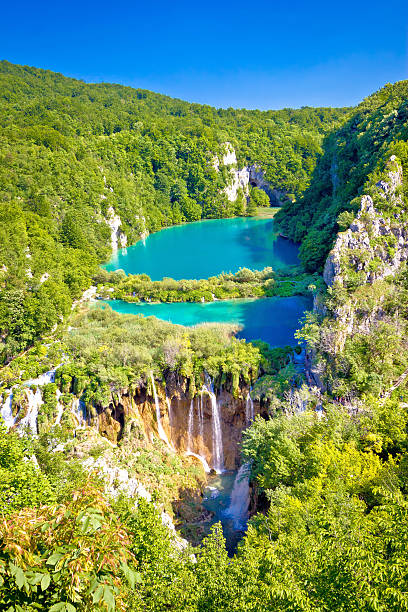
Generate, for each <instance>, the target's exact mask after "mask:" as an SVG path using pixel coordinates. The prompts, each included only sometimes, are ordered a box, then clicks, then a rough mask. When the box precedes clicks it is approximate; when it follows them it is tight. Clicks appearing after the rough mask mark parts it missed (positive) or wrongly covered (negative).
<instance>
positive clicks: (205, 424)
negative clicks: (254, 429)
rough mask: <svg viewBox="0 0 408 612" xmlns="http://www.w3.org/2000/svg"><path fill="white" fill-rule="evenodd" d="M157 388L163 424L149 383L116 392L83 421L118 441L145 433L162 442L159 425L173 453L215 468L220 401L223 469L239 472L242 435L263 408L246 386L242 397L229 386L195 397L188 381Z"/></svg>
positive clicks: (162, 383) (171, 382)
mask: <svg viewBox="0 0 408 612" xmlns="http://www.w3.org/2000/svg"><path fill="white" fill-rule="evenodd" d="M155 390H156V396H157V399H158V403H159V418H160V423H159V422H158V412H157V410H156V406H155V396H154V391H153V389H152V388H151V386H150V384H148V385H141V386H139V387H137V388H135V389H123V390H122V391H121V392H120V393H112V394H111V398H110V400H109V403H108V405H107V406H106V407H102V406H96V408H95V410H93V411H92V412H93V414H91V412H90V411H85V421H86V422H87V424H88V425H90V426H94V427H97V429H98V431H99V433H100V434H102V435H103V436H104V437H106V438H108V439H109V440H110V441H112V442H114V443H116V442H118V441H119V440H123V441H125V440H126V438H127V437H128V436H131V435H139V436H140V435H141V436H143V437H145V438H146V439H147V440H149V441H153V440H154V439H155V438H159V437H163V438H164V436H161V435H160V426H161V427H162V428H163V430H164V433H165V438H167V441H168V444H169V446H170V447H171V448H172V449H173V450H174V451H176V452H178V453H181V454H190V455H191V456H192V457H193V459H192V460H198V461H199V460H200V459H199V457H201V458H202V463H203V465H204V466H205V464H208V466H209V468H210V469H212V468H214V467H216V458H215V452H216V449H215V437H214V436H215V433H214V418H215V417H214V403H213V402H214V400H216V407H217V411H218V415H219V422H220V434H221V450H222V455H223V460H222V463H223V467H224V468H225V469H235V468H237V467H238V466H239V465H240V456H239V443H240V442H241V438H242V431H243V430H244V429H245V428H246V427H248V425H249V424H250V422H251V420H252V419H253V418H254V417H255V415H256V414H260V412H261V407H260V404H259V403H258V402H252V400H251V399H250V397H249V388H248V387H247V386H244V385H243V386H242V387H241V389H240V396H239V397H238V398H236V397H233V395H232V393H231V392H230V391H229V390H226V389H225V388H220V389H219V390H218V392H217V393H216V394H215V393H213V391H212V389H211V388H209V387H207V386H206V385H203V388H202V389H201V390H200V392H199V393H198V394H197V395H196V396H195V397H194V398H193V399H192V398H191V397H190V394H189V388H188V384H187V381H186V380H176V379H173V378H169V379H168V380H166V381H162V382H161V383H160V382H158V381H156V382H155ZM77 413H78V410H77ZM80 420H81V418H80ZM82 422H84V419H83V417H82ZM132 432H133V433H132ZM195 456H198V457H196V458H194V457H195Z"/></svg>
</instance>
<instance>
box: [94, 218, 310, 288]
mask: <svg viewBox="0 0 408 612" xmlns="http://www.w3.org/2000/svg"><path fill="white" fill-rule="evenodd" d="M297 252H298V249H297V246H296V245H295V244H293V243H292V242H290V241H289V240H285V239H284V238H281V237H280V236H278V234H277V233H276V231H275V230H274V222H273V219H256V218H243V217H239V218H236V219H211V220H207V221H197V222H195V223H187V224H185V225H177V226H174V227H169V228H167V229H164V230H161V231H160V232H156V233H154V234H151V235H150V236H149V237H148V238H147V239H146V242H145V244H143V242H138V243H137V244H135V245H133V246H131V247H129V248H127V249H121V250H119V251H118V252H117V253H116V254H115V255H114V257H113V258H112V259H111V261H110V262H109V263H108V264H107V265H106V266H105V268H106V269H107V270H110V271H111V270H118V269H122V270H125V272H126V273H127V274H148V275H149V276H150V278H151V279H152V280H161V279H162V278H163V277H166V276H167V277H171V278H175V279H177V280H180V279H182V278H189V279H191V278H196V279H199V278H209V277H210V276H215V275H217V274H220V273H221V272H237V270H238V269H239V268H252V269H257V270H261V269H263V268H265V267H266V266H272V268H275V269H282V268H283V267H285V266H287V265H293V264H297V263H299V260H298V257H297Z"/></svg>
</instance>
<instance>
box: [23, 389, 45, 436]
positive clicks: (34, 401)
mask: <svg viewBox="0 0 408 612" xmlns="http://www.w3.org/2000/svg"><path fill="white" fill-rule="evenodd" d="M26 393H27V401H28V408H27V412H26V414H25V416H24V417H23V418H22V419H21V421H20V422H19V424H18V426H19V427H21V428H22V429H25V428H26V427H28V429H29V430H30V432H31V433H32V434H33V435H37V433H38V430H37V417H38V409H39V408H40V406H41V404H42V403H43V401H42V395H41V391H40V389H37V390H36V392H35V393H34V391H33V390H32V389H26Z"/></svg>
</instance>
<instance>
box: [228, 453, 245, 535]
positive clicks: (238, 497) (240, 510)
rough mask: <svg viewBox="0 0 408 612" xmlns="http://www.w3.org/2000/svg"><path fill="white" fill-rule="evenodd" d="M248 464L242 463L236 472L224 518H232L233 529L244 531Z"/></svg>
mask: <svg viewBox="0 0 408 612" xmlns="http://www.w3.org/2000/svg"><path fill="white" fill-rule="evenodd" d="M249 472H250V464H249V463H244V464H243V465H241V467H240V468H239V470H238V473H237V475H236V477H235V481H234V486H233V488H232V493H231V501H230V505H229V506H228V508H227V510H226V511H225V516H226V517H228V518H232V520H233V522H234V528H235V529H240V530H242V529H245V526H246V521H247V518H248V508H249V501H250V496H249Z"/></svg>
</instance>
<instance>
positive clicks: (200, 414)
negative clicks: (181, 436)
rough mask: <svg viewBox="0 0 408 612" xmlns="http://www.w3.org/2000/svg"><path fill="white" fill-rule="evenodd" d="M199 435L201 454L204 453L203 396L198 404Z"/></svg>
mask: <svg viewBox="0 0 408 612" xmlns="http://www.w3.org/2000/svg"><path fill="white" fill-rule="evenodd" d="M198 435H199V436H200V453H202V452H204V411H203V396H202V394H201V395H200V401H199V404H198Z"/></svg>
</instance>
